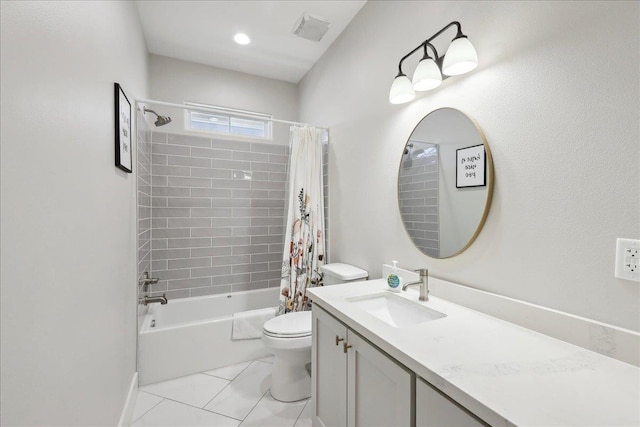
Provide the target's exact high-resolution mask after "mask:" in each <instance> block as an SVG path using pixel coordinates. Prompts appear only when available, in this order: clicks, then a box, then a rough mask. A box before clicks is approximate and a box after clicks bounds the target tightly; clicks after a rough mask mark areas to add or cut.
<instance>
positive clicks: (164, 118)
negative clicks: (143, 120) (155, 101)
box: [142, 107, 171, 127]
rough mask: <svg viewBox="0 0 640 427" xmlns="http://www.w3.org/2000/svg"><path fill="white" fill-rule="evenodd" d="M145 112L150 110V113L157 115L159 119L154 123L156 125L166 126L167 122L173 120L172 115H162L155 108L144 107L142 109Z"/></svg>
mask: <svg viewBox="0 0 640 427" xmlns="http://www.w3.org/2000/svg"><path fill="white" fill-rule="evenodd" d="M142 111H143V112H145V113H146V112H149V113H153V114H155V115H156V117H157V119H156V121H155V123H154V125H156V127H160V126H164V125H166V124H167V123H170V122H171V117H169V116H161V115H160V114H158V113H156V112H155V111H153V110H150V109H148V108H147V107H144V109H143V110H142Z"/></svg>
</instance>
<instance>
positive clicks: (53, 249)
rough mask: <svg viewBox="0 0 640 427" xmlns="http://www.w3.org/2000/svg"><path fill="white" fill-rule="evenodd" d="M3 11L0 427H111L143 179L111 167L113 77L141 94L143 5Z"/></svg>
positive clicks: (120, 398)
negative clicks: (138, 184)
mask: <svg viewBox="0 0 640 427" xmlns="http://www.w3.org/2000/svg"><path fill="white" fill-rule="evenodd" d="M0 8H1V9H0V19H1V21H0V30H1V35H0V43H1V46H0V55H1V57H0V64H1V67H2V68H1V71H0V74H1V75H2V79H1V82H0V84H1V87H0V104H1V106H0V110H1V118H0V121H1V122H2V128H1V135H0V138H1V139H2V146H1V170H2V183H1V191H0V193H1V201H0V205H1V216H2V222H1V227H2V229H1V233H0V235H1V237H0V239H1V240H0V242H1V250H0V252H1V260H0V262H1V264H2V268H1V270H0V280H1V282H2V285H1V286H0V293H1V295H0V304H1V307H0V312H1V319H0V325H1V333H0V335H1V337H2V338H1V342H0V352H1V357H0V359H1V367H0V372H1V380H0V383H1V390H0V399H1V406H2V414H1V416H0V424H2V425H3V426H5V425H6V426H17V425H32V426H43V425H47V426H55V425H60V426H73V425H76V426H87V425H92V426H113V425H117V424H118V420H119V417H120V413H121V410H122V409H123V406H124V403H125V400H126V397H127V393H128V391H129V387H130V385H131V383H132V380H133V377H134V374H135V371H136V335H137V334H136V183H135V175H133V174H127V173H125V172H124V171H122V170H120V169H117V168H116V167H115V166H114V90H113V83H114V82H119V83H120V84H121V85H122V87H123V88H124V91H125V93H126V94H127V96H128V97H129V100H130V101H131V102H132V103H133V100H134V99H135V98H137V97H144V96H146V94H147V63H146V62H147V53H146V48H145V43H144V38H143V35H142V29H141V26H140V23H139V20H138V14H137V10H136V7H135V4H133V3H132V2H75V1H70V2H30V1H26V2H17V1H16V2H14V1H2V2H0ZM132 130H133V133H132V134H133V135H135V128H133V129H132ZM134 162H135V158H134ZM134 164H135V163H134Z"/></svg>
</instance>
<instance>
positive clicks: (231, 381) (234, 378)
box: [201, 360, 254, 423]
mask: <svg viewBox="0 0 640 427" xmlns="http://www.w3.org/2000/svg"><path fill="white" fill-rule="evenodd" d="M253 362H254V360H252V361H250V362H249V364H247V366H245V367H244V369H242V370H241V371H240V372H238V375H236V376H235V377H233V379H232V380H227V379H226V378H221V379H223V380H227V381H229V383H228V384H227V385H226V386H224V387H223V388H222V390H220V391H219V392H218V393H216V395H215V396H213V397H212V398H211V399H210V400H209V401H208V402H207V403H206V404H205V405H204V406H203V407H202V409H203V410H204V411H207V412H211V413H212V414H217V415H222V416H223V417H227V418H232V419H234V420H238V419H237V418H234V417H230V416H228V415H224V414H220V413H218V412H215V411H211V410H209V409H206V407H207V405H209V404H210V403H211V402H212V401H213V399H215V398H216V396H218V395H219V394H220V393H222V392H223V391H224V390H225V389H226V388H227V387H229V386H230V385H231V383H233V382H234V381H235V380H236V378H238V377H239V376H240V374H242V373H243V372H244V371H245V370H246V369H247V368H248V367H249V366H251V364H252V363H253ZM223 367H224V366H223ZM201 374H203V375H209V374H205V373H204V371H203V372H201ZM209 376H211V377H214V378H220V377H217V376H215V375H209ZM249 412H251V411H249ZM247 415H248V414H247ZM245 418H246V417H245ZM238 421H240V423H242V422H243V421H244V418H243V419H242V420H238Z"/></svg>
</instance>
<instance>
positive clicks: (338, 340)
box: [336, 335, 344, 345]
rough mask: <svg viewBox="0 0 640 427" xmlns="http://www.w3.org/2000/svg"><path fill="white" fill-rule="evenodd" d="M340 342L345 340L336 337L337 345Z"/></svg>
mask: <svg viewBox="0 0 640 427" xmlns="http://www.w3.org/2000/svg"><path fill="white" fill-rule="evenodd" d="M340 341H344V338H340V337H339V336H337V335H336V345H338V343H339V342H340Z"/></svg>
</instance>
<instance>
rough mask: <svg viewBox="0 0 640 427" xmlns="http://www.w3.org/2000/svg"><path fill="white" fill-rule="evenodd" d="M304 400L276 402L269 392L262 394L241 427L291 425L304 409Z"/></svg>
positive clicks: (291, 426) (285, 426)
mask: <svg viewBox="0 0 640 427" xmlns="http://www.w3.org/2000/svg"><path fill="white" fill-rule="evenodd" d="M305 403H306V400H302V401H299V402H290V403H286V402H278V401H277V400H275V399H274V398H273V397H271V394H270V393H267V394H265V395H264V397H263V398H262V400H260V402H258V404H257V405H256V407H255V408H253V410H252V411H251V412H250V413H249V415H248V416H247V418H245V419H244V421H243V422H242V424H240V426H241V427H254V426H263V427H267V426H268V427H293V425H294V424H295V422H296V420H297V419H298V417H299V416H300V413H301V412H302V410H303V409H304V405H305Z"/></svg>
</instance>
